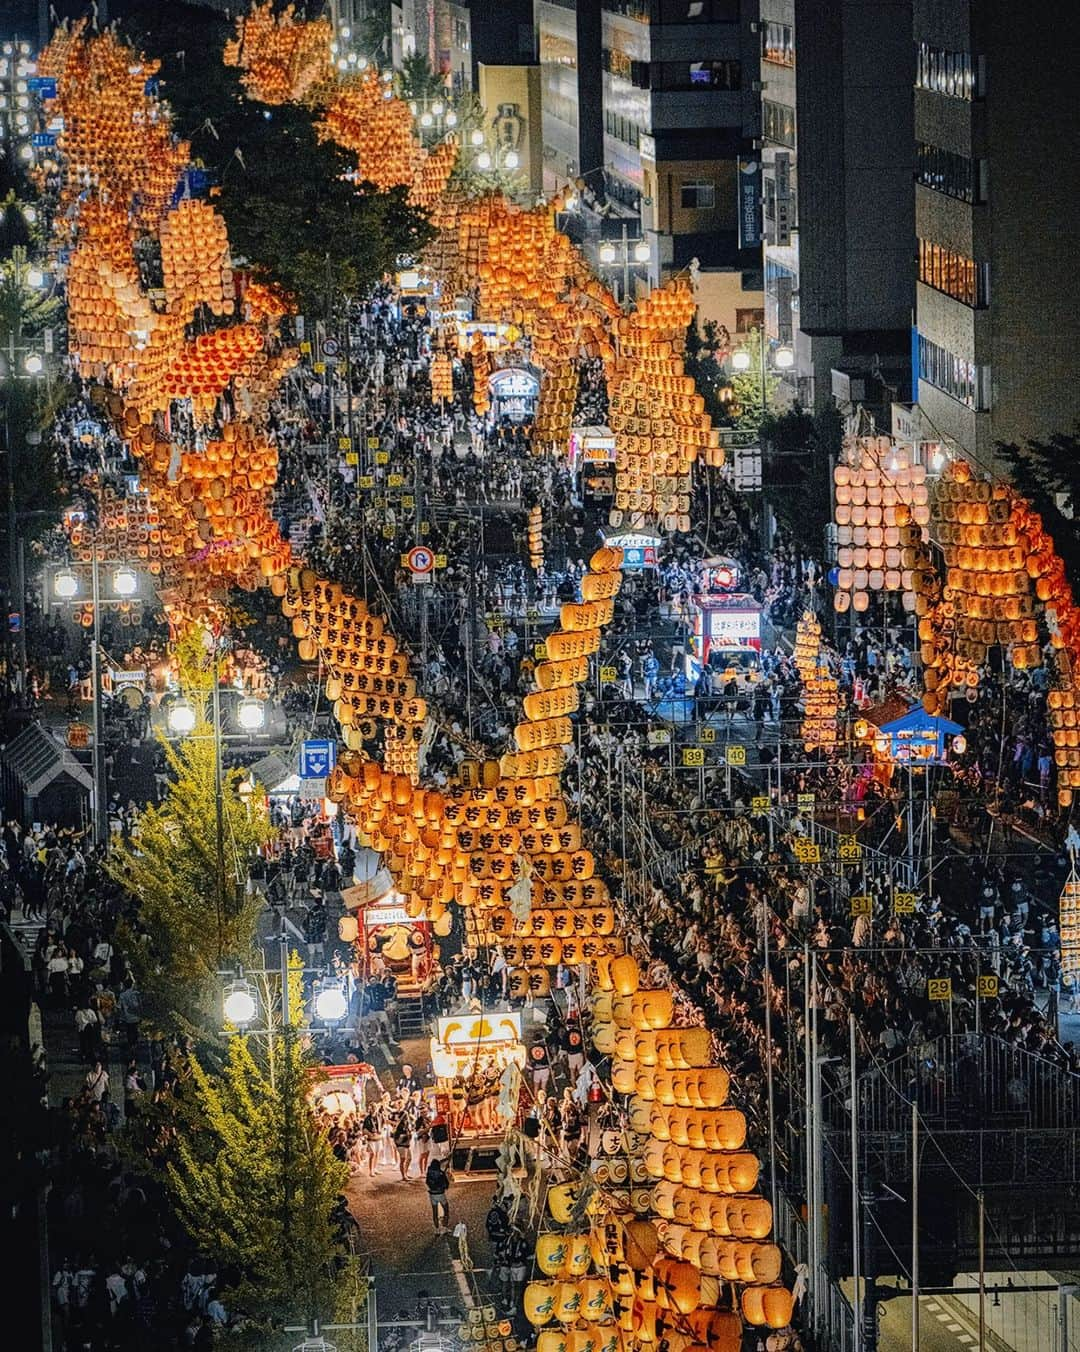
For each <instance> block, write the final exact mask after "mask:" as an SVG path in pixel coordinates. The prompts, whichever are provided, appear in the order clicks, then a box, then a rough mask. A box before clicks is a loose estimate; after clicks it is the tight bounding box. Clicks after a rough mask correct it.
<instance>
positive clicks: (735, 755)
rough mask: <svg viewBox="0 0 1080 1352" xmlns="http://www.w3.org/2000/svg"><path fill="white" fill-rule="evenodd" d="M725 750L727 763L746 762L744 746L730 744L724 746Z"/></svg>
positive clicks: (740, 763)
mask: <svg viewBox="0 0 1080 1352" xmlns="http://www.w3.org/2000/svg"><path fill="white" fill-rule="evenodd" d="M725 750H726V751H727V763H728V764H729V765H745V764H746V747H745V746H735V745H734V744H732V745H731V746H728V747H726V748H725Z"/></svg>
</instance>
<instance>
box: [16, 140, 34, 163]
mask: <svg viewBox="0 0 1080 1352" xmlns="http://www.w3.org/2000/svg"><path fill="white" fill-rule="evenodd" d="M33 158H34V147H33V146H32V145H29V144H27V145H24V146H20V147H19V159H20V160H26V161H27V162H28V163H29V161H30V160H32V159H33Z"/></svg>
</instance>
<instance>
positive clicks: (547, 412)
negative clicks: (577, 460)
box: [532, 359, 581, 456]
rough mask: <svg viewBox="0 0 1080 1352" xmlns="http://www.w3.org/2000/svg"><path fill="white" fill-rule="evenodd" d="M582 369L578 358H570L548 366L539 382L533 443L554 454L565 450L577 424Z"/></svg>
mask: <svg viewBox="0 0 1080 1352" xmlns="http://www.w3.org/2000/svg"><path fill="white" fill-rule="evenodd" d="M580 380H581V373H580V370H579V368H578V363H577V361H576V360H573V359H568V360H566V361H562V362H558V363H556V364H554V365H552V366H550V367H548V368H547V369H546V370H545V372H544V378H543V380H542V381H541V382H540V397H539V399H538V400H537V403H536V419H535V421H534V423H533V434H532V447H533V450H534V451H536V452H538V453H539V452H543V451H545V450H546V451H547V452H549V453H550V454H551V455H552V456H555V455H558V454H563V455H565V448H566V446H567V444H568V443H569V441H570V433H571V431H572V430H573V426H574V410H575V408H576V406H577V396H578V386H579V384H580Z"/></svg>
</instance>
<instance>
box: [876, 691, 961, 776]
mask: <svg viewBox="0 0 1080 1352" xmlns="http://www.w3.org/2000/svg"><path fill="white" fill-rule="evenodd" d="M963 731H964V729H963V728H962V727H961V726H960V724H959V723H954V722H952V720H951V719H948V718H940V717H935V716H934V715H933V714H928V713H927V712H926V710H925V709H924V708H923V707H922V705H921V704H915V705H913V706H912V707H911V708H910V709H909V710H908V711H907V713H906V714H901V716H900V717H899V718H894V719H892V720H891V721H890V722H888V723H882V724H881V726H880V727H879V728H878V736H881V737H887V738H888V739H889V756H890V757H891V759H892V760H894V761H897V762H899V763H901V764H908V765H940V764H941V763H942V762H943V761H944V759H945V738H946V737H956V736H958V735H959V734H960V733H962V732H963Z"/></svg>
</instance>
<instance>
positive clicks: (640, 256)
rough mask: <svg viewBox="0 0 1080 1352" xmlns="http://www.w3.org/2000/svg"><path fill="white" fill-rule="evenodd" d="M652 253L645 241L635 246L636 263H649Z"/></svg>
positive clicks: (639, 241) (640, 241)
mask: <svg viewBox="0 0 1080 1352" xmlns="http://www.w3.org/2000/svg"><path fill="white" fill-rule="evenodd" d="M649 257H650V251H649V246H648V244H647V243H646V242H645V240H643V239H641V240H638V242H637V243H636V244H635V245H634V262H635V263H647V262H648V261H649Z"/></svg>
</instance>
